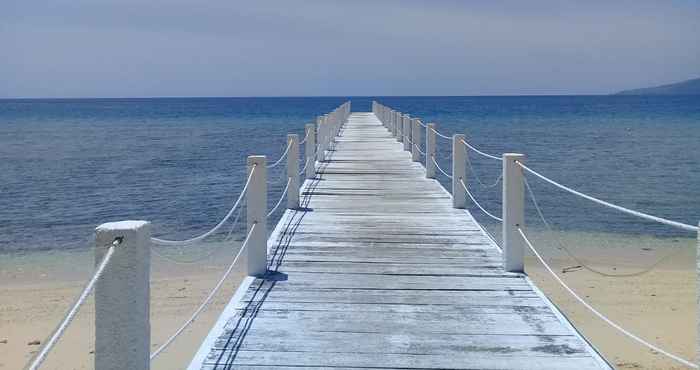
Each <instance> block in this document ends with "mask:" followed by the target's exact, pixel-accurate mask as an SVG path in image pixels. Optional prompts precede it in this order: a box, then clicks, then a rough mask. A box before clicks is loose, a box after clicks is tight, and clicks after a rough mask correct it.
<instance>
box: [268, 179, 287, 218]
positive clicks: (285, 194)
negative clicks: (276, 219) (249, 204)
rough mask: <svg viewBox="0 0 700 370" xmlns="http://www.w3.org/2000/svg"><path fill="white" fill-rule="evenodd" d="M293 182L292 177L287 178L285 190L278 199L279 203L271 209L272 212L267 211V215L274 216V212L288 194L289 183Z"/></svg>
mask: <svg viewBox="0 0 700 370" xmlns="http://www.w3.org/2000/svg"><path fill="white" fill-rule="evenodd" d="M291 182H292V179H291V178H288V179H287V185H285V187H284V190H282V195H281V196H280V199H279V200H278V201H277V204H275V206H274V207H272V209H271V210H270V212H268V213H267V217H270V216H272V214H273V213H275V211H276V210H277V208H279V206H280V204H282V200H284V198H285V197H286V196H287V191H288V190H289V184H290V183H291Z"/></svg>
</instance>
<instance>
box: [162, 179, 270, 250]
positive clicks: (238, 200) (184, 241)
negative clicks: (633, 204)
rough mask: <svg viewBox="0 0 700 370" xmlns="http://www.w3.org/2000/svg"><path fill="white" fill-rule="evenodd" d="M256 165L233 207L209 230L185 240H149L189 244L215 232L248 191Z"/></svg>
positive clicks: (229, 216) (167, 243) (168, 243)
mask: <svg viewBox="0 0 700 370" xmlns="http://www.w3.org/2000/svg"><path fill="white" fill-rule="evenodd" d="M256 166H257V165H253V168H252V169H251V171H250V175H248V180H246V182H245V186H244V187H243V190H242V191H241V195H239V196H238V199H236V203H234V204H233V207H231V210H229V211H228V213H227V214H226V216H224V218H223V219H222V220H221V221H220V222H219V223H218V224H216V226H214V227H213V228H212V229H211V230H209V231H207V232H205V233H204V234H202V235H199V236H195V237H194V238H190V239H186V240H166V239H159V238H151V241H152V242H153V243H154V244H157V245H189V244H192V243H196V242H198V241H200V240H202V239H204V238H206V237H207V236H209V235H211V234H213V233H215V232H216V231H217V230H219V229H220V228H221V226H223V225H224V224H225V223H226V221H228V219H229V218H231V215H233V212H234V211H235V210H236V208H238V204H239V203H240V202H241V200H243V197H244V196H245V194H246V192H247V191H248V185H250V180H251V179H252V178H253V174H254V173H255V167H256Z"/></svg>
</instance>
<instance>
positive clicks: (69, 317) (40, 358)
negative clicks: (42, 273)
mask: <svg viewBox="0 0 700 370" xmlns="http://www.w3.org/2000/svg"><path fill="white" fill-rule="evenodd" d="M116 242H117V240H115V243H116ZM115 243H113V244H112V245H110V246H109V249H108V250H107V253H105V255H104V257H102V261H101V262H100V264H99V266H97V270H95V273H94V274H93V275H92V278H91V279H90V281H88V283H87V285H86V286H85V288H83V291H82V292H81V293H80V295H79V296H78V299H77V300H76V301H75V303H74V304H73V306H72V307H71V309H70V310H69V311H68V313H67V314H66V316H65V317H64V318H63V321H61V323H60V324H59V325H58V327H57V328H56V330H55V331H54V333H53V335H52V336H51V338H49V340H48V341H47V342H46V344H45V345H44V348H42V349H41V351H40V352H39V354H38V355H37V356H36V357H35V358H34V360H33V361H32V363H31V365H29V366H28V367H27V369H29V370H35V369H38V368H39V366H41V364H42V363H43V362H44V360H46V356H48V354H49V352H51V349H52V348H53V347H54V346H55V345H56V343H58V340H59V339H61V337H62V336H63V332H64V331H65V330H66V328H68V326H69V325H70V323H71V322H72V321H73V318H75V315H76V314H77V313H78V310H79V309H80V306H82V305H83V303H85V300H86V299H87V297H88V295H90V293H91V292H92V290H93V289H94V288H95V283H97V280H99V278H100V277H101V276H102V273H103V272H104V270H105V268H106V267H107V265H108V264H109V261H110V260H111V259H112V255H113V254H114V249H115V248H116V245H118V244H115Z"/></svg>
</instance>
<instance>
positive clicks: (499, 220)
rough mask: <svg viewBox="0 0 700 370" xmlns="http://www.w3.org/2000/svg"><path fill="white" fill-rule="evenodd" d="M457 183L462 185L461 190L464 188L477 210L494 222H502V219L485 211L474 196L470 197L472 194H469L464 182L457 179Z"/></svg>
mask: <svg viewBox="0 0 700 370" xmlns="http://www.w3.org/2000/svg"><path fill="white" fill-rule="evenodd" d="M459 183H460V184H462V188H464V191H466V192H467V195H469V198H471V199H472V202H474V204H476V206H477V207H479V209H480V210H481V211H482V212H484V213H485V214H486V215H487V216H489V217H491V218H493V219H494V220H496V221H498V222H503V219H502V218H500V217H497V216H494V215H493V214H491V212H489V211H487V210H486V209H485V208H484V207H482V206H481V204H479V202H477V201H476V198H474V196H473V195H472V193H471V192H469V189H467V185H465V184H464V180H462V179H459Z"/></svg>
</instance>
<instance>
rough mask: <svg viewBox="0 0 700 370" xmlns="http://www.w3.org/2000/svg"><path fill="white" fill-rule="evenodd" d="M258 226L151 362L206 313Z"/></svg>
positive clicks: (159, 348)
mask: <svg viewBox="0 0 700 370" xmlns="http://www.w3.org/2000/svg"><path fill="white" fill-rule="evenodd" d="M256 226H257V224H256V223H254V224H252V226H251V227H250V230H249V231H248V234H247V235H246V238H245V240H244V241H243V243H242V244H241V248H240V249H239V250H238V253H236V256H235V257H234V258H233V261H231V263H230V264H229V265H228V268H227V269H226V271H224V274H223V275H222V276H221V278H220V279H219V281H218V282H217V283H216V285H214V288H213V289H212V290H211V291H210V292H209V294H208V295H207V297H206V298H204V301H202V303H201V304H200V305H199V307H197V309H196V310H195V311H194V313H192V315H191V316H190V317H189V318H188V319H187V320H186V321H185V322H184V323H183V324H182V325H181V326H180V328H179V329H177V330H176V331H175V332H174V333H173V334H172V335H171V336H170V337H168V339H167V340H165V342H163V344H161V345H160V346H159V347H158V348H157V349H156V350H155V351H153V352H152V353H151V355H150V360H151V361H153V359H155V358H156V357H158V355H159V354H161V353H162V352H163V351H164V350H165V349H166V348H168V347H169V346H170V344H172V343H173V341H175V339H176V338H177V337H178V336H180V334H182V332H184V331H185V329H187V327H189V326H190V324H192V323H193V322H194V321H195V320H196V319H197V317H199V315H200V314H201V313H202V311H204V309H205V308H206V307H207V306H208V305H209V303H211V301H212V299H214V296H215V295H216V292H218V291H219V289H220V288H221V286H222V285H223V284H224V281H226V278H227V277H228V276H229V275H230V274H231V271H233V268H234V267H235V266H236V262H238V258H239V257H240V256H241V254H242V253H243V251H244V250H245V249H246V246H247V245H248V240H250V236H251V235H252V234H253V231H254V230H255V227H256Z"/></svg>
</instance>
